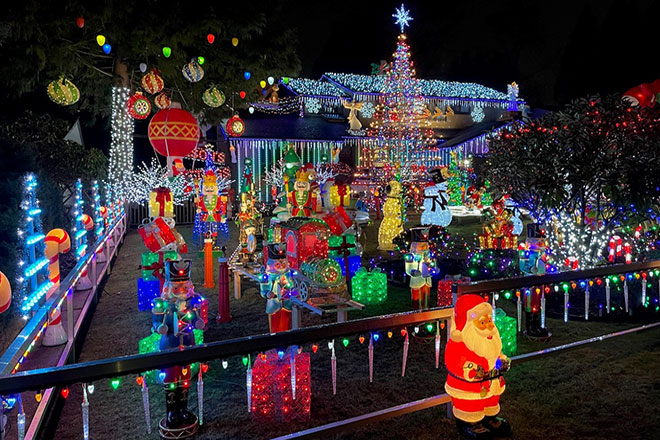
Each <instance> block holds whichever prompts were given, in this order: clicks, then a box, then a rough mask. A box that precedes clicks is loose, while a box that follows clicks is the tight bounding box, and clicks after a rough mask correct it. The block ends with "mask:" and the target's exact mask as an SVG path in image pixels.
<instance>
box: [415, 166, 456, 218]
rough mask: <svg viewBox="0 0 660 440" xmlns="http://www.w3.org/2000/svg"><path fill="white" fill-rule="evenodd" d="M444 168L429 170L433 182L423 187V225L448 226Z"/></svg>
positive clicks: (447, 199)
mask: <svg viewBox="0 0 660 440" xmlns="http://www.w3.org/2000/svg"><path fill="white" fill-rule="evenodd" d="M445 173H446V168H435V169H433V170H431V171H430V173H429V174H431V177H432V179H433V182H432V183H430V184H429V185H428V186H427V187H426V188H424V212H423V213H422V220H421V222H422V224H423V225H435V226H442V227H443V228H444V227H446V226H449V224H450V223H451V211H450V210H449V207H448V205H447V202H448V201H449V197H448V196H447V181H446V179H445Z"/></svg>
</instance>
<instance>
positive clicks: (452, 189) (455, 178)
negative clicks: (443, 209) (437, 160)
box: [447, 151, 467, 206]
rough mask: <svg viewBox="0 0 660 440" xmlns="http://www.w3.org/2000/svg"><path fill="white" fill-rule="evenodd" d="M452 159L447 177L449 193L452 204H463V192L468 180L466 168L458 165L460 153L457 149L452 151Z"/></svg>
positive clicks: (450, 203)
mask: <svg viewBox="0 0 660 440" xmlns="http://www.w3.org/2000/svg"><path fill="white" fill-rule="evenodd" d="M450 156H451V159H450V161H449V165H448V167H447V171H449V175H450V177H449V179H447V195H448V196H449V205H450V206H461V205H463V194H464V191H465V183H466V181H467V173H466V172H465V170H464V169H462V168H461V167H459V166H458V153H457V152H456V151H454V152H452V153H451V155H450Z"/></svg>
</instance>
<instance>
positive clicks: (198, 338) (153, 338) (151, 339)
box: [138, 329, 204, 385]
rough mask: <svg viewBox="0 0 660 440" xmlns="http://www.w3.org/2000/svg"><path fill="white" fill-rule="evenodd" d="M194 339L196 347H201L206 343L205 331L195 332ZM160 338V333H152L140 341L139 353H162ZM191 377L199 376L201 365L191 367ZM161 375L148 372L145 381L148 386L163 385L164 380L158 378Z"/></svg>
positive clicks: (153, 371)
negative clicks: (198, 369)
mask: <svg viewBox="0 0 660 440" xmlns="http://www.w3.org/2000/svg"><path fill="white" fill-rule="evenodd" d="M193 337H194V338H195V345H201V344H203V343H204V331H203V330H197V329H195V330H193ZM160 338H161V335H159V334H158V333H152V334H150V335H149V336H147V337H146V338H142V339H140V341H139V342H138V351H139V353H140V354H147V353H156V352H159V351H160ZM190 367H191V375H192V376H193V377H195V374H197V368H198V367H199V364H197V363H195V364H192V365H191V366H190ZM159 373H160V370H151V371H147V372H146V373H144V377H145V380H146V381H147V384H149V385H153V384H156V383H162V382H163V381H162V379H160V378H159V377H158V374H159Z"/></svg>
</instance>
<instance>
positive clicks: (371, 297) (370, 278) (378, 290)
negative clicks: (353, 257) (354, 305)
mask: <svg viewBox="0 0 660 440" xmlns="http://www.w3.org/2000/svg"><path fill="white" fill-rule="evenodd" d="M351 287H352V296H353V299H354V300H355V301H357V302H359V303H362V304H382V303H384V302H385V300H387V275H385V272H382V271H381V269H380V268H379V267H376V268H374V269H372V270H371V271H368V270H367V269H366V268H365V267H361V268H360V269H359V270H358V271H357V272H356V273H355V275H354V276H353V278H352V279H351Z"/></svg>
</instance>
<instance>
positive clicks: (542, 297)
mask: <svg viewBox="0 0 660 440" xmlns="http://www.w3.org/2000/svg"><path fill="white" fill-rule="evenodd" d="M539 290H540V291H541V328H545V288H543V289H537V290H536V292H537V293H538V292H539Z"/></svg>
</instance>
